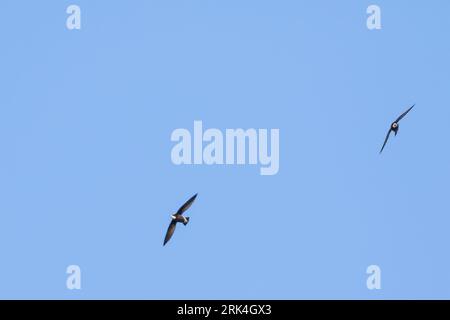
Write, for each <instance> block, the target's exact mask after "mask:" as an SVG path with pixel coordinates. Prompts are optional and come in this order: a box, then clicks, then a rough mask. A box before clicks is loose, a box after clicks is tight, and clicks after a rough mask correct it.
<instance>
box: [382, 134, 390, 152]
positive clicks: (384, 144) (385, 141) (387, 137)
mask: <svg viewBox="0 0 450 320" xmlns="http://www.w3.org/2000/svg"><path fill="white" fill-rule="evenodd" d="M391 131H392V130H391V129H389V131H388V133H387V135H386V139H384V143H383V147H382V148H381V150H380V153H382V152H383V149H384V147H385V146H386V143H387V142H388V140H389V136H390V135H391Z"/></svg>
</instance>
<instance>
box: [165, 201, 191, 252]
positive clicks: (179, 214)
mask: <svg viewBox="0 0 450 320" xmlns="http://www.w3.org/2000/svg"><path fill="white" fill-rule="evenodd" d="M195 198H197V194H195V195H194V196H192V197H191V198H190V199H189V200H188V201H186V203H185V204H183V205H182V206H181V207H180V209H178V211H177V212H176V213H174V214H172V215H171V218H172V221H171V222H170V224H169V228H168V229H167V233H166V237H165V238H164V244H163V246H165V245H166V243H167V242H169V240H170V238H172V235H173V233H174V232H175V228H176V227H177V223H178V222H181V223H182V224H184V225H187V224H188V222H189V217H185V216H183V213H184V212H185V211H186V210H187V209H189V208H190V207H191V205H192V203H193V202H194V200H195Z"/></svg>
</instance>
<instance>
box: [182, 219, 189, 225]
mask: <svg viewBox="0 0 450 320" xmlns="http://www.w3.org/2000/svg"><path fill="white" fill-rule="evenodd" d="M188 222H189V217H186V221H184V222H183V224H184V225H187V224H188Z"/></svg>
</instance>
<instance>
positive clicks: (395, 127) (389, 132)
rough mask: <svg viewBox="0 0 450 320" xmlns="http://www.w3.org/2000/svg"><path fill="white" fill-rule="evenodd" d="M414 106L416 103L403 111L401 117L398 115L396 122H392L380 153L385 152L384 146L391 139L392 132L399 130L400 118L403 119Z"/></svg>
mask: <svg viewBox="0 0 450 320" xmlns="http://www.w3.org/2000/svg"><path fill="white" fill-rule="evenodd" d="M414 106H415V104H414V105H413V106H412V107H411V108H409V109H408V110H406V111H405V112H403V113H402V114H401V115H400V117H398V118H397V119H396V120H395V121H394V122H392V124H391V127H390V128H389V131H388V133H387V135H386V139H385V140H384V143H383V147H382V148H381V150H380V153H382V152H383V149H384V147H385V146H386V143H387V142H388V140H389V136H390V135H391V132H394V134H395V135H397V132H398V123H399V122H400V120H402V119H403V117H404V116H406V115H407V114H408V112H410V111H411V109H412V108H414Z"/></svg>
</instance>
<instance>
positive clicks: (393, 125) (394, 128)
mask: <svg viewBox="0 0 450 320" xmlns="http://www.w3.org/2000/svg"><path fill="white" fill-rule="evenodd" d="M391 127H392V130H397V129H398V123H397V122H394V123H393V124H392V126H391Z"/></svg>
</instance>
